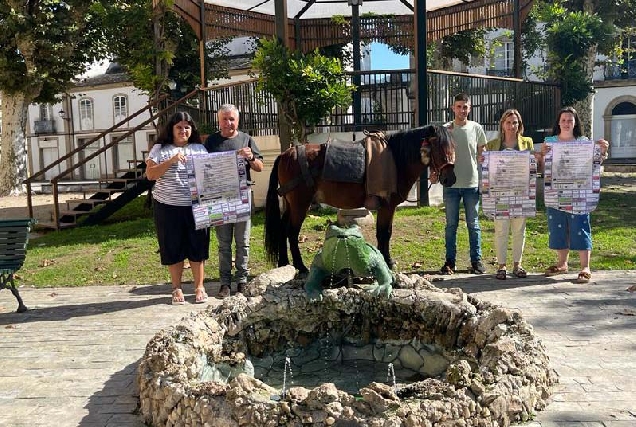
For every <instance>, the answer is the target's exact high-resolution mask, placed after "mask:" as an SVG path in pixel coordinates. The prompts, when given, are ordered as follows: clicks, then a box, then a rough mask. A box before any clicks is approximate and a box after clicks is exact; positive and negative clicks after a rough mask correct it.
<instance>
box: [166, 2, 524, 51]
mask: <svg viewBox="0 0 636 427" xmlns="http://www.w3.org/2000/svg"><path fill="white" fill-rule="evenodd" d="M291 2H296V3H300V4H302V5H304V7H303V8H302V9H301V10H300V12H299V13H295V14H293V15H290V14H289V12H288V14H287V15H288V16H287V17H286V18H283V17H281V16H280V14H281V13H282V11H281V13H279V11H278V10H277V8H276V4H277V3H285V5H283V8H284V9H286V10H289V9H288V8H287V7H285V6H286V5H287V4H288V3H291ZM348 2H350V3H357V2H360V3H362V5H361V6H359V8H360V13H361V14H363V15H364V14H367V16H366V17H365V18H363V19H368V20H369V21H371V22H374V23H377V24H378V25H364V26H362V27H361V28H360V39H361V40H373V41H379V42H383V43H387V44H393V45H398V46H404V47H409V48H411V49H413V48H414V47H415V37H414V34H415V25H414V23H415V15H416V13H415V9H416V8H418V6H419V7H420V8H425V9H426V10H425V11H426V40H427V41H433V40H439V39H441V38H442V37H444V36H447V35H450V34H454V33H457V32H458V31H463V30H468V29H471V28H484V27H499V28H510V29H514V28H515V20H516V19H515V16H518V17H519V19H520V21H523V19H525V17H526V16H527V14H528V12H529V11H530V7H531V6H532V0H503V1H502V0H472V1H471V0H432V1H431V0H429V1H426V0H233V1H228V0H175V2H174V8H175V10H176V11H177V13H178V14H179V15H181V16H182V17H183V18H184V19H185V20H186V21H187V22H188V23H189V24H190V25H191V26H192V28H193V29H194V31H195V32H196V34H197V37H198V38H199V39H200V40H202V39H205V40H212V39H217V38H221V37H225V36H254V37H263V36H272V35H277V34H280V33H281V32H285V33H286V34H288V39H287V41H286V42H287V43H286V44H287V45H288V46H289V47H291V48H295V49H300V50H302V51H305V52H306V51H311V50H313V49H315V48H316V47H323V46H328V45H332V44H338V43H346V42H350V41H351V34H350V33H348V32H347V29H346V28H344V27H343V26H342V25H341V24H340V23H339V22H337V21H335V20H333V19H332V16H336V15H339V13H338V12H340V11H342V12H345V13H343V14H342V15H340V16H344V17H351V16H352V15H353V9H354V8H355V7H356V6H355V5H354V6H349V4H348ZM230 4H231V5H233V6H232V7H230V6H228V5H230ZM420 4H421V5H420ZM257 6H260V8H261V9H263V10H264V11H265V12H259V11H256V10H257V9H259V7H257ZM265 6H269V7H268V8H266V7H265ZM320 6H323V7H322V9H321V10H320V12H318V13H314V14H311V15H309V13H308V12H309V11H311V10H312V9H313V8H318V7H320ZM325 6H329V7H325ZM342 6H344V7H342ZM266 12H269V13H266ZM272 12H273V13H272ZM325 12H326V13H327V14H324V13H325ZM347 12H348V13H347ZM307 15H309V16H314V17H309V18H307V17H306V16H307ZM316 15H318V16H321V17H315V16H316ZM323 15H324V16H323ZM379 21H384V23H379ZM201 22H204V23H205V25H201ZM280 25H282V26H286V27H287V28H283V29H281V28H279V26H280Z"/></svg>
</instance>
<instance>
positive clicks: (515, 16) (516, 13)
mask: <svg viewBox="0 0 636 427" xmlns="http://www.w3.org/2000/svg"><path fill="white" fill-rule="evenodd" d="M512 26H513V27H514V64H513V66H514V73H515V77H516V78H518V79H520V78H522V75H521V74H522V70H521V8H520V6H519V0H515V1H514V10H513V12H512Z"/></svg>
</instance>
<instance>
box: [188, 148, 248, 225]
mask: <svg viewBox="0 0 636 427" xmlns="http://www.w3.org/2000/svg"><path fill="white" fill-rule="evenodd" d="M186 166H187V168H188V180H189V183H190V192H191V194H192V213H193V214H194V222H195V226H196V229H197V230H199V229H202V228H208V227H215V226H218V225H223V224H230V223H234V222H241V221H247V220H248V219H249V218H250V215H251V211H252V206H251V192H250V187H249V185H248V182H247V172H246V166H245V158H243V157H241V156H237V155H236V152H235V151H225V152H220V153H208V154H197V155H194V156H191V157H190V158H189V159H188V162H187V164H186Z"/></svg>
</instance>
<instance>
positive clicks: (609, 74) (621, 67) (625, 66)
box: [605, 59, 636, 80]
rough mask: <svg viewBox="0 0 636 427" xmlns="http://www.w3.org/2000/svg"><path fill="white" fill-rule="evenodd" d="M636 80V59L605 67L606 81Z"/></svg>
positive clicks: (609, 64)
mask: <svg viewBox="0 0 636 427" xmlns="http://www.w3.org/2000/svg"><path fill="white" fill-rule="evenodd" d="M623 79H636V59H631V60H629V61H625V62H623V63H622V64H611V63H608V64H606V65H605V80H623Z"/></svg>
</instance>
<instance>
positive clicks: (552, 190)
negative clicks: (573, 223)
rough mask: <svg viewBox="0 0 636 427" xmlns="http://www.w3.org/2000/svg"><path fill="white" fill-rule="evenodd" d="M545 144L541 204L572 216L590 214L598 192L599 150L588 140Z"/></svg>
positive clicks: (597, 198)
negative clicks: (545, 152)
mask: <svg viewBox="0 0 636 427" xmlns="http://www.w3.org/2000/svg"><path fill="white" fill-rule="evenodd" d="M547 144H548V145H549V147H550V150H549V151H548V153H547V154H546V156H545V177H544V186H545V190H544V195H545V196H544V197H545V205H546V206H547V207H550V208H555V209H558V210H561V211H564V212H570V213H573V214H586V213H590V212H592V211H593V210H594V209H596V206H598V201H599V196H600V193H601V149H600V147H599V146H598V145H597V144H595V143H594V142H592V141H589V140H578V141H567V142H548V143H547Z"/></svg>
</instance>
